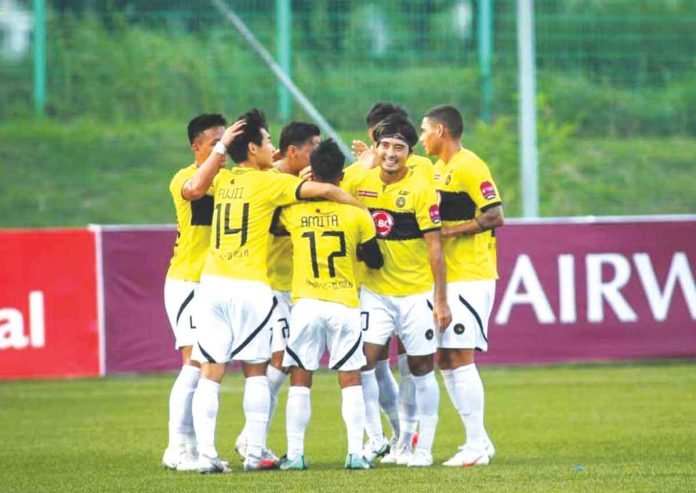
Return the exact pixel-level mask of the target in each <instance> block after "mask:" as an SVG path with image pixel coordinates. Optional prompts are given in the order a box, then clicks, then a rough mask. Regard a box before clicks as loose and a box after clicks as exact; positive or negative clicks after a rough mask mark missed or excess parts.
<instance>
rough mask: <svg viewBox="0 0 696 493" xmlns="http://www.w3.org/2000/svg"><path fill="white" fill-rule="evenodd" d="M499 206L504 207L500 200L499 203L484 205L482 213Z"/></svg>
mask: <svg viewBox="0 0 696 493" xmlns="http://www.w3.org/2000/svg"><path fill="white" fill-rule="evenodd" d="M499 205H503V203H502V202H501V201H500V200H499V201H497V202H491V203H490V204H487V205H484V206H483V207H481V212H486V211H487V210H490V209H492V208H493V207H498V206H499Z"/></svg>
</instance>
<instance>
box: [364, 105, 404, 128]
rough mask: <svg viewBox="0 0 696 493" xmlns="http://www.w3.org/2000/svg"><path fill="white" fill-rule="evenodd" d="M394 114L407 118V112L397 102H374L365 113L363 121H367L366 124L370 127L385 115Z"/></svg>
mask: <svg viewBox="0 0 696 493" xmlns="http://www.w3.org/2000/svg"><path fill="white" fill-rule="evenodd" d="M395 114H396V115H401V116H403V117H404V118H408V113H406V110H405V109H403V108H402V107H401V106H399V105H398V104H393V103H381V102H380V103H375V105H374V106H373V107H372V108H370V111H369V112H368V113H367V117H366V118H365V121H366V122H367V126H368V127H370V128H372V127H374V126H375V125H377V124H378V123H379V122H381V121H382V120H384V119H385V118H386V117H388V116H390V115H395Z"/></svg>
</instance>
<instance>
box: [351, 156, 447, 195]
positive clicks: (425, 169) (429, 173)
mask: <svg viewBox="0 0 696 493" xmlns="http://www.w3.org/2000/svg"><path fill="white" fill-rule="evenodd" d="M376 167H377V168H378V167H379V166H376ZM406 167H407V168H409V169H410V170H412V171H413V172H414V173H415V174H416V175H417V176H419V177H422V178H423V179H425V180H426V181H427V182H428V183H432V182H433V173H434V171H433V163H432V162H431V161H430V159H428V158H427V157H423V156H417V155H416V154H411V155H410V156H409V157H408V159H407V160H406ZM372 169H375V168H372ZM370 171H371V169H366V168H365V167H364V166H363V165H362V163H360V162H359V161H358V162H355V163H353V164H351V165H350V166H347V167H346V168H344V169H343V180H341V188H342V189H343V190H345V191H346V192H348V193H349V194H351V195H353V196H355V187H356V186H357V184H358V183H360V181H362V180H363V178H364V177H365V175H366V174H367V173H369V172H370Z"/></svg>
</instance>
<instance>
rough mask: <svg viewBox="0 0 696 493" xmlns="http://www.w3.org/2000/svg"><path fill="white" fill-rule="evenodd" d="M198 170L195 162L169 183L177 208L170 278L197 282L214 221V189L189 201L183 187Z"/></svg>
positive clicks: (168, 273)
mask: <svg viewBox="0 0 696 493" xmlns="http://www.w3.org/2000/svg"><path fill="white" fill-rule="evenodd" d="M196 171H198V166H196V165H195V164H192V165H190V166H187V167H185V168H182V169H180V170H179V171H178V172H177V173H176V174H175V175H174V178H172V181H171V182H170V183H169V192H170V193H171V195H172V199H173V200H174V208H175V209H176V231H177V233H176V243H175V244H174V254H173V255H172V259H171V261H170V263H169V270H168V271H167V278H169V279H180V280H183V281H196V282H198V281H199V280H200V277H201V271H202V270H203V264H204V263H205V257H206V254H207V253H208V246H209V245H210V225H211V224H212V220H213V196H212V189H211V190H209V191H208V193H209V194H207V195H204V196H203V197H201V198H200V199H197V200H186V199H185V198H184V197H182V196H181V189H182V188H183V186H184V184H185V183H186V182H187V181H188V180H190V179H191V178H192V177H193V175H195V174H196Z"/></svg>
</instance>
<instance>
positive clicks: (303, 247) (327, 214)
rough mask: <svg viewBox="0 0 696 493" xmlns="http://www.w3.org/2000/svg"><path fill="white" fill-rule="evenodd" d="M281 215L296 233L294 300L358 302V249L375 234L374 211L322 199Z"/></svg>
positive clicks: (347, 304) (283, 221)
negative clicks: (369, 211)
mask: <svg viewBox="0 0 696 493" xmlns="http://www.w3.org/2000/svg"><path fill="white" fill-rule="evenodd" d="M280 220H281V222H282V224H283V225H284V226H285V228H286V229H287V230H288V231H289V232H290V235H291V237H292V244H293V257H292V260H293V272H294V276H293V281H292V300H293V303H294V302H296V301H297V300H298V299H300V298H312V299H316V300H323V301H333V302H336V303H342V304H344V305H346V306H349V307H353V308H357V307H358V306H359V301H358V287H359V286H358V283H357V280H356V277H355V271H356V264H357V263H358V259H357V249H358V245H360V244H362V243H365V242H367V241H369V240H371V239H373V238H374V237H375V226H374V224H373V223H372V218H371V217H370V215H369V214H368V213H367V212H365V211H363V210H361V209H359V208H357V207H354V206H350V205H346V204H337V203H334V202H328V201H325V200H321V201H312V202H304V203H301V204H295V205H292V206H290V207H285V208H283V211H282V213H281V215H280Z"/></svg>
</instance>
